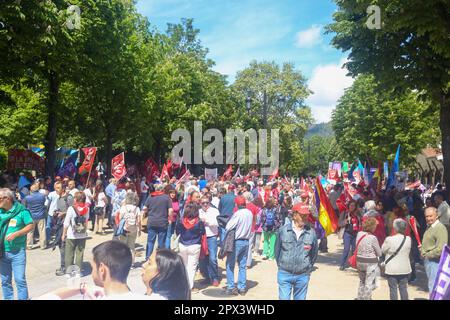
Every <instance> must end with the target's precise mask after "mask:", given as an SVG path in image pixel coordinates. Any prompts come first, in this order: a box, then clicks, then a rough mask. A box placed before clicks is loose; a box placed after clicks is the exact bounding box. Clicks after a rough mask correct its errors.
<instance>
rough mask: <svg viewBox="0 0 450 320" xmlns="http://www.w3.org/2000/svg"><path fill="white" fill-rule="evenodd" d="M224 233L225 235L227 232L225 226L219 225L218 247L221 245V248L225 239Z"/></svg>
mask: <svg viewBox="0 0 450 320" xmlns="http://www.w3.org/2000/svg"><path fill="white" fill-rule="evenodd" d="M226 235H227V232H226V231H225V228H222V227H219V236H220V242H219V247H221V248H222V246H223V241H224V240H225V236H226Z"/></svg>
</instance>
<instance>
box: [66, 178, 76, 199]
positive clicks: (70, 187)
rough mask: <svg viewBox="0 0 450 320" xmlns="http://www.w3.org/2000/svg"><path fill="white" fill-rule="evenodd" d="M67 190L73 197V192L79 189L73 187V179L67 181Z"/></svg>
mask: <svg viewBox="0 0 450 320" xmlns="http://www.w3.org/2000/svg"><path fill="white" fill-rule="evenodd" d="M67 192H69V194H70V195H71V196H72V197H75V193H77V192H79V190H78V189H77V188H76V187H75V180H70V181H69V183H68V184H67Z"/></svg>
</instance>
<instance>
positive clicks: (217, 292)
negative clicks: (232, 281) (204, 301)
mask: <svg viewBox="0 0 450 320" xmlns="http://www.w3.org/2000/svg"><path fill="white" fill-rule="evenodd" d="M257 285H258V282H257V281H252V280H247V291H250V290H251V289H252V288H254V287H256V286H257ZM225 292H226V287H225V288H209V289H204V290H202V294H204V295H205V296H208V297H213V298H221V299H225V298H234V297H236V296H229V295H227V294H226V293H225Z"/></svg>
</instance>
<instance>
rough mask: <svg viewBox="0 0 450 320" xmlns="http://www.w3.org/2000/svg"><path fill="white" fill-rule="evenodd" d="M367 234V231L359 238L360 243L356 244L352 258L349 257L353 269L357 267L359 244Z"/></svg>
mask: <svg viewBox="0 0 450 320" xmlns="http://www.w3.org/2000/svg"><path fill="white" fill-rule="evenodd" d="M366 236H367V233H366V234H365V235H363V236H362V237H361V239H359V241H358V243H357V244H356V248H355V252H353V254H352V256H351V257H350V258H348V264H349V265H350V267H352V268H353V269H356V255H357V254H358V247H359V244H360V243H361V241H362V239H364V238H365V237H366Z"/></svg>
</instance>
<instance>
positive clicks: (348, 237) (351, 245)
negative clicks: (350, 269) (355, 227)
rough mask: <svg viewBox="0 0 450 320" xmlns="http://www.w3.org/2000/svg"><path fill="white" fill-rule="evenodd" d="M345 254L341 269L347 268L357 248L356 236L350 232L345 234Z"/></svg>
mask: <svg viewBox="0 0 450 320" xmlns="http://www.w3.org/2000/svg"><path fill="white" fill-rule="evenodd" d="M343 238H344V252H343V253H342V259H341V267H345V266H346V265H347V264H348V263H347V260H348V258H349V257H350V256H351V255H352V254H353V252H354V251H355V247H356V235H353V234H351V233H349V232H344V236H343Z"/></svg>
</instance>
